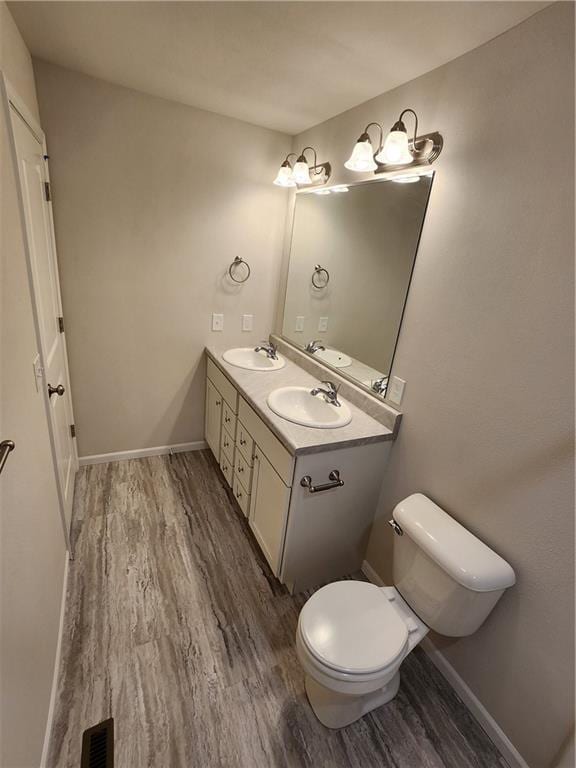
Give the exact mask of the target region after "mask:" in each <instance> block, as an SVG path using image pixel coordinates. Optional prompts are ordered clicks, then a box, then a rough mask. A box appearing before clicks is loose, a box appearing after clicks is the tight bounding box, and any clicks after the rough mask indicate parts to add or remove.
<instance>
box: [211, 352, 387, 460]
mask: <svg viewBox="0 0 576 768" xmlns="http://www.w3.org/2000/svg"><path fill="white" fill-rule="evenodd" d="M225 351H226V350H225V349H220V348H218V347H206V354H207V355H208V357H209V358H210V359H211V360H212V361H213V362H214V363H215V364H216V365H217V366H218V368H220V370H221V371H222V372H223V373H224V374H225V376H227V378H228V379H230V381H231V382H232V383H233V384H234V386H235V387H236V389H237V390H238V391H239V393H240V394H241V395H242V397H243V398H244V399H245V400H246V402H247V403H248V404H249V405H250V406H251V407H252V408H253V409H254V410H255V411H256V413H257V414H258V416H260V418H261V419H262V420H263V421H264V422H265V423H266V425H267V426H268V427H270V429H271V430H272V432H273V433H274V434H275V435H276V437H277V438H278V439H279V440H280V442H281V443H282V444H283V445H284V446H285V447H286V449H287V450H288V451H289V452H290V453H291V454H293V455H295V454H304V453H318V452H320V451H326V450H331V449H336V448H345V447H347V446H351V445H365V444H367V443H379V442H382V441H384V440H392V439H393V438H394V435H393V432H392V430H390V429H388V427H385V426H384V425H383V424H380V423H379V422H377V421H376V420H375V419H373V418H372V417H371V416H369V415H368V414H367V413H364V411H361V410H360V409H359V408H357V407H356V406H355V405H353V404H352V403H351V402H350V401H349V400H346V399H345V398H342V399H343V400H345V402H346V403H347V405H348V407H349V408H350V410H351V412H352V421H351V422H350V424H348V425H347V426H345V427H339V428H338V429H316V428H314V427H302V426H300V425H299V424H294V423H292V422H291V421H287V420H286V419H283V418H282V417H280V416H277V415H276V414H275V413H274V412H273V411H272V410H270V408H269V407H268V404H267V402H266V399H267V397H268V395H269V394H270V392H272V390H274V389H278V387H290V386H303V387H308V386H309V387H310V389H312V388H313V387H315V386H317V385H318V383H319V381H318V379H316V378H314V376H311V375H310V374H309V373H307V372H306V371H305V370H304V369H303V368H300V367H299V366H297V365H296V364H295V363H293V362H292V361H291V360H288V359H286V358H284V359H285V360H286V365H285V366H284V368H281V369H280V370H278V371H249V370H246V369H244V368H238V367H237V366H234V365H230V364H229V363H227V362H225V361H224V360H223V359H222V354H223V353H224V352H225ZM329 375H330V374H329V372H328V371H327V378H329Z"/></svg>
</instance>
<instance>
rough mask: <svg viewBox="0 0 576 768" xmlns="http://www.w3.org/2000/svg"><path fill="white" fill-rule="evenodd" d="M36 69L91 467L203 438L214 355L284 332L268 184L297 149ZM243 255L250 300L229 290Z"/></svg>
mask: <svg viewBox="0 0 576 768" xmlns="http://www.w3.org/2000/svg"><path fill="white" fill-rule="evenodd" d="M35 72H36V77H37V84H38V95H39V101H40V111H41V115H42V121H43V124H44V129H45V132H46V135H47V141H48V147H49V152H50V162H51V176H52V181H53V192H54V215H55V222H56V238H57V242H58V250H59V262H60V274H61V285H62V298H63V304H64V314H65V322H66V335H67V339H68V351H69V357H70V374H71V380H72V397H73V401H74V411H75V418H76V422H77V426H78V445H79V454H80V455H81V456H83V455H93V454H100V453H107V452H111V451H122V450H131V449H137V448H146V447H153V446H159V445H171V444H175V443H184V442H189V441H196V440H202V439H203V437H204V374H203V370H204V369H203V366H204V363H203V356H202V352H203V347H204V345H205V344H207V343H221V344H223V345H228V346H236V345H239V344H240V345H247V344H254V343H256V342H257V341H259V340H260V339H262V338H263V337H266V336H267V335H268V333H270V331H271V330H272V325H273V320H274V311H275V307H276V294H277V285H278V275H279V269H280V261H281V253H282V245H283V237H284V226H285V214H286V192H284V191H283V190H281V189H278V188H277V187H274V186H273V185H272V183H271V180H272V179H273V178H274V175H275V173H276V171H277V168H278V165H279V163H280V162H281V160H282V159H283V157H284V156H285V154H286V152H287V151H288V149H289V145H290V140H289V138H288V137H287V136H284V135H283V134H280V133H276V132H274V131H270V130H266V129H264V128H257V127H255V126H252V125H249V124H247V123H243V122H240V121H237V120H232V119H230V118H225V117H221V116H219V115H216V114H213V113H211V112H204V111H202V110H198V109H194V108H191V107H186V106H182V105H180V104H175V103H172V102H169V101H165V100H163V99H159V98H156V97H152V96H147V95H144V94H142V93H138V92H136V91H132V90H129V89H127V88H122V87H119V86H114V85H111V84H108V83H105V82H104V81H101V80H97V79H93V78H90V77H86V76H84V75H80V74H77V73H74V72H71V71H69V70H66V69H62V68H59V67H56V66H52V65H49V64H46V63H44V62H41V61H36V62H35ZM236 255H240V256H242V257H244V258H245V259H246V260H247V261H249V263H250V266H251V268H252V277H251V279H250V280H249V281H248V282H247V283H246V284H244V285H243V286H242V287H241V288H240V287H237V286H233V285H231V284H230V281H229V280H228V279H227V278H224V275H225V273H226V270H227V268H228V265H229V264H230V262H231V261H232V259H233V258H234V256H236ZM212 312H223V313H224V314H225V330H224V332H223V333H211V332H210V316H211V313H212ZM242 313H249V314H253V315H254V332H252V333H242V332H241V330H240V328H241V326H240V321H241V315H242Z"/></svg>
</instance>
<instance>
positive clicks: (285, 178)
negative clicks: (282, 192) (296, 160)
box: [274, 163, 296, 187]
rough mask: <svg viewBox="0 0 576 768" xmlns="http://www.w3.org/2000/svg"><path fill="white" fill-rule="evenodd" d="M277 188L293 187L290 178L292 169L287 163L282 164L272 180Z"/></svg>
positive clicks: (293, 184)
mask: <svg viewBox="0 0 576 768" xmlns="http://www.w3.org/2000/svg"><path fill="white" fill-rule="evenodd" d="M274 184H276V186H277V187H295V186H296V182H295V181H294V180H293V178H292V168H291V167H290V165H289V164H288V163H282V165H281V166H280V168H279V169H278V175H277V176H276V178H275V179H274Z"/></svg>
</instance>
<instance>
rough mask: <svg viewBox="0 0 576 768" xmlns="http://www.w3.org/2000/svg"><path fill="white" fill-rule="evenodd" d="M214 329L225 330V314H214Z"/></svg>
mask: <svg viewBox="0 0 576 768" xmlns="http://www.w3.org/2000/svg"><path fill="white" fill-rule="evenodd" d="M212 330H213V331H223V330H224V315H221V314H216V313H215V312H214V313H213V314H212Z"/></svg>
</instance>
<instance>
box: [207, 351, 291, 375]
mask: <svg viewBox="0 0 576 768" xmlns="http://www.w3.org/2000/svg"><path fill="white" fill-rule="evenodd" d="M222 359H223V360H225V361H226V362H227V363H230V365H235V366H236V367H237V368H247V369H248V370H249V371H279V370H280V368H284V366H285V364H286V362H285V360H284V358H283V357H280V355H278V359H277V360H272V359H271V358H270V357H268V356H267V355H266V352H256V350H255V349H254V348H253V347H237V348H236V349H228V350H227V351H226V352H224V354H223V355H222Z"/></svg>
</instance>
